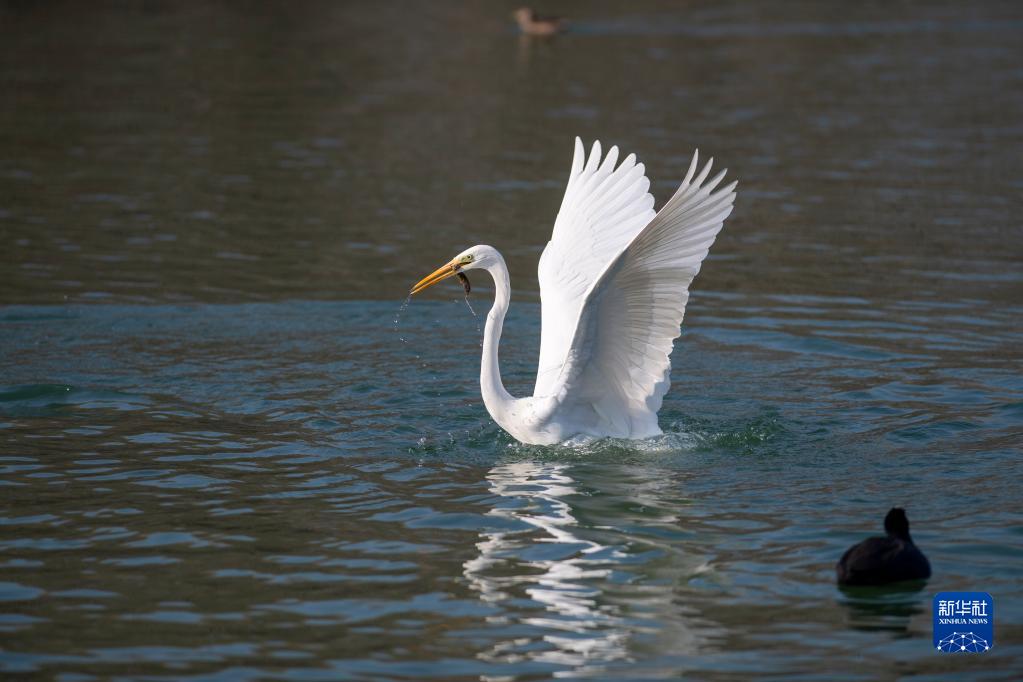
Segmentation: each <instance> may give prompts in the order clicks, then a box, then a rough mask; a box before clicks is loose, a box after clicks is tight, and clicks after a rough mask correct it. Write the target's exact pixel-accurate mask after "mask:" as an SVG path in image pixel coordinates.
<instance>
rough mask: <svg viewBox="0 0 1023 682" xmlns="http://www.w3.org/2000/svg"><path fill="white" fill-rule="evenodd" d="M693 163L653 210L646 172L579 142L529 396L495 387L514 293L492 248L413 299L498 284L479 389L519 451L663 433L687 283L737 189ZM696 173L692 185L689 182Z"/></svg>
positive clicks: (444, 271)
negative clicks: (451, 283) (451, 287)
mask: <svg viewBox="0 0 1023 682" xmlns="http://www.w3.org/2000/svg"><path fill="white" fill-rule="evenodd" d="M697 159H698V154H694V155H693V160H692V163H691V164H690V166H689V171H688V172H687V173H686V176H685V179H684V180H683V181H682V184H681V186H680V187H679V188H678V191H676V192H675V194H674V196H672V197H671V199H669V200H668V202H667V203H666V204H665V205H664V206H663V207H662V208H661V210H660V211H659V212H656V213H655V212H654V210H653V206H654V198H653V196H651V195H650V193H649V192H648V190H649V188H650V181H649V180H648V179H647V178H646V176H645V174H644V167H643V164H641V163H636V157H635V155H632V154H630V155H629V156H628V157H626V158H625V160H624V161H622V163H621V164H620V165H619V166H618V167H617V168H615V164H616V163H617V161H618V148H617V147H612V148H611V149H610V150H609V151H608V153H607V156H604V157H603V159H602V158H601V147H600V143H599V142H595V143H594V144H593V149H592V150H591V151H590V155H589V157H588V158H586V156H585V154H584V151H583V146H582V142H581V141H580V140H579V139H578V138H576V142H575V157H574V159H573V162H572V172H571V174H570V175H569V179H568V187H567V188H566V190H565V197H564V199H563V200H562V202H561V209H560V211H559V212H558V217H557V220H556V221H555V223H554V232H553V234H552V235H551V240H550V242H548V244H547V247H546V248H545V249H544V251H543V254H542V255H541V256H540V266H539V279H540V298H541V302H542V312H541V333H540V362H539V368H538V370H537V375H536V386H535V387H534V389H533V395H532V397H527V398H514V397H512V396H511V395H510V394H509V393H508V391H506V390H505V388H504V384H503V383H502V382H501V371H500V368H499V366H498V344H499V342H500V339H501V330H502V327H503V325H504V316H505V314H506V313H507V312H508V304H509V302H510V295H511V285H510V281H509V276H508V268H507V266H506V265H505V262H504V258H502V257H501V254H500V253H498V252H497V250H496V249H494V248H493V247H491V246H474V247H472V248H470V249H466V250H465V251H463V252H462V253H460V254H459V255H458V256H456V257H455V258H454V259H452V260H451V261H450V262H449V263H448V264H446V265H444V266H443V267H441V268H439V269H438V270H436V271H435V272H434V273H433V274H431V275H429V276H427V277H425V278H424V279H423V280H421V281H420V282H419V283H418V284H417V285H416V286H415V287H414V288H413V293H417V292H419V291H422V290H423V289H425V288H427V287H429V286H432V285H433V284H436V283H437V282H439V281H441V280H443V279H446V278H447V277H450V276H452V275H455V274H458V273H459V272H463V271H467V270H474V269H483V270H486V271H487V272H489V273H490V275H491V276H492V277H493V279H494V286H495V292H496V293H495V297H494V305H493V307H491V309H490V313H489V314H488V315H487V324H486V329H485V331H484V334H483V360H482V366H481V368H480V388H481V390H482V394H483V402H484V404H485V405H486V407H487V411H488V412H490V415H491V416H492V417H493V418H494V421H496V422H497V423H498V425H500V426H501V428H503V429H504V430H505V431H507V432H508V433H510V434H511V435H512V436H514V437H515V438H516V439H518V440H520V441H522V442H523V443H530V444H537V445H547V444H554V443H561V442H564V441H566V440H568V439H570V438H573V437H576V436H589V437H604V436H609V437H615V438H648V437H651V436H656V435H659V434H660V433H661V430H660V428H659V427H658V425H657V412H658V410H660V408H661V402H662V400H663V399H664V394H665V393H667V391H668V386H669V383H670V371H671V360H670V355H671V350H672V347H673V345H674V341H675V339H676V338H677V337H678V336H679V333H680V325H681V323H682V317H683V315H684V314H685V308H686V302H687V301H688V299H689V284H690V283H691V282H692V281H693V278H694V277H696V274H697V273H698V272H699V271H700V265H701V263H703V259H704V258H706V256H707V252H708V250H709V249H710V246H711V244H712V243H713V242H714V239H715V237H716V236H717V234H718V232H719V231H720V230H721V226H722V224H723V222H724V220H725V218H727V217H728V215H729V214H730V213H731V212H732V203H733V201H734V200H735V191H734V190H735V185H736V183H734V182H733V183H732V184H730V185H728V186H727V187H724V188H722V189H719V190H717V191H714V190H715V188H716V187H717V186H718V184H720V182H721V180H722V179H723V178H724V175H725V171H721V172H720V173H718V174H717V175H716V176H714V178H712V179H711V180H710V181H709V182H706V183H705V181H706V180H707V176H708V175H709V174H710V168H711V164H712V163H713V159H711V160H710V161H708V162H707V164H706V166H704V168H703V170H701V171H700V173H699V174H698V175H696V170H697ZM694 175H695V178H694Z"/></svg>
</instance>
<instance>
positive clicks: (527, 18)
mask: <svg viewBox="0 0 1023 682" xmlns="http://www.w3.org/2000/svg"><path fill="white" fill-rule="evenodd" d="M512 17H514V19H515V21H516V23H518V25H519V30H520V31H522V33H523V34H524V35H528V36H552V35H556V34H558V33H561V32H562V31H564V30H565V27H566V25H567V22H566V21H565V19H564V18H563V17H543V16H540V15H539V14H537V13H536V12H535V11H534V10H533V9H532V8H530V7H519V8H518V9H517V10H515V11H514V12H512Z"/></svg>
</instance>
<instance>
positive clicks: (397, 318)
mask: <svg viewBox="0 0 1023 682" xmlns="http://www.w3.org/2000/svg"><path fill="white" fill-rule="evenodd" d="M411 302H412V294H409V295H408V296H406V297H405V301H404V302H403V303H402V304H401V307H400V308H398V312H397V313H395V315H394V333H395V334H397V335H398V338H399V339H401V342H402V343H404V344H407V343H408V339H406V338H405V336H404V335H403V334H402V333H401V331H400V330H399V329H398V322H400V321H401V316H402V315H404V314H405V311H406V310H408V306H409V303H411Z"/></svg>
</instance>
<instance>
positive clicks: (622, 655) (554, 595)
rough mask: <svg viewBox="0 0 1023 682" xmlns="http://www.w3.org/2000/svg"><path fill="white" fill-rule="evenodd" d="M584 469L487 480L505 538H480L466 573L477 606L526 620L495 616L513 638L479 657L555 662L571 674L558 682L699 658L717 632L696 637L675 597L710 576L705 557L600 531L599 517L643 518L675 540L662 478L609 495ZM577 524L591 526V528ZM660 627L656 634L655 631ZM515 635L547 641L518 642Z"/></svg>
mask: <svg viewBox="0 0 1023 682" xmlns="http://www.w3.org/2000/svg"><path fill="white" fill-rule="evenodd" d="M587 470H588V469H587V468H586V467H575V468H573V467H571V466H570V465H568V464H565V463H544V462H513V463H505V464H501V465H498V466H495V467H493V468H492V469H491V470H490V472H489V473H488V475H487V480H488V481H489V484H490V491H491V492H492V493H493V494H495V495H497V496H499V499H498V501H497V502H496V503H495V504H494V506H493V508H492V509H491V510H490V511H489V512H488V515H489V516H496V517H501V519H502V523H500V524H494V526H496V527H497V528H499V530H494V529H491V530H487V531H484V532H483V533H482V534H481V540H480V541H479V542H478V543H477V544H476V547H477V549H478V550H479V555H478V556H477V557H476V558H474V559H472V560H470V561H467V562H465V564H464V565H463V574H464V576H465V578H466V579H467V580H468V581H469V584H470V586H471V587H472V588H473V589H474V590H476V591H477V592H478V593H479V595H480V598H481V599H483V600H484V601H487V602H490V603H494V604H503V605H516V607H517V608H515V609H514V612H515V613H517V614H519V615H517V616H515V617H512V616H507V615H499V616H494V617H492V619H491V624H492V625H494V626H497V627H507V628H508V631H509V633H511V635H510V636H509V637H508V638H504V639H502V640H501V641H499V642H498V643H496V644H495V645H493V646H492V647H490V648H489V650H487V651H486V652H485V653H484V654H482V655H481V656H482V657H483V658H485V659H487V660H491V661H494V662H505V663H507V662H512V661H522V660H530V661H536V662H544V663H554V664H557V665H560V666H566V668H567V669H566V670H562V671H561V673H560V675H561V676H568V677H571V676H576V675H582V674H592V673H594V672H595V671H599V670H600V669H602V668H603V667H605V666H606V665H608V664H612V663H614V662H616V661H619V662H625V661H628V660H630V659H631V658H633V657H634V656H636V655H637V654H638V653H639V651H641V650H643V649H647V648H658V649H661V648H663V647H668V648H669V649H672V648H676V647H679V648H680V650H683V651H685V652H686V653H687V654H691V653H694V652H696V651H700V650H702V649H704V648H705V645H706V643H707V637H706V636H705V635H708V634H711V633H712V632H713V631H714V630H715V628H714V627H712V626H711V627H708V624H707V623H703V624H702V627H699V628H698V627H695V625H694V623H695V621H697V620H702V619H700V618H699V615H698V614H695V613H692V612H691V611H690V610H689V609H687V608H685V607H684V606H682V605H680V600H679V599H678V598H677V596H676V589H677V587H678V586H679V585H680V584H682V583H684V582H685V580H684V578H685V577H688V576H690V575H694V574H696V573H700V572H702V571H705V570H707V561H706V557H700V556H699V552H696V553H695V556H694V555H689V556H681V555H680V553H684V552H685V550H684V549H683V548H680V547H678V546H675V547H674V548H673V547H672V546H671V545H668V544H666V543H662V542H659V541H657V540H656V539H655V538H652V537H635V538H628V537H627V536H626V535H623V534H621V533H618V532H613V533H611V534H610V535H609V534H608V533H607V532H604V531H602V530H601V529H602V527H603V526H602V524H601V523H600V516H601V513H602V512H606V511H607V510H608V509H616V510H617V511H618V513H621V510H622V509H623V508H624V509H628V508H636V509H642V510H643V512H642V513H643V514H644V516H647V517H648V519H649V517H650V516H653V517H658V519H659V523H660V524H663V525H664V527H665V528H666V529H668V530H669V531H670V529H676V530H677V529H678V518H677V517H676V516H675V515H674V514H673V513H672V512H671V511H670V508H669V506H668V505H665V504H661V503H660V502H661V501H660V499H659V496H658V495H657V488H658V485H657V484H656V483H655V481H656V479H657V477H656V476H653V477H652V478H647V477H644V476H642V475H641V476H640V477H641V478H642V480H628V481H621V482H619V484H618V485H614V484H611V485H610V486H609V485H608V482H607V481H600V482H599V487H598V486H595V485H586V484H583V483H582V482H581V481H578V480H576V479H577V478H578V477H580V476H584V475H585V473H586V471H587ZM574 477H575V478H574ZM591 483H596V482H591ZM594 489H598V490H600V491H601V492H600V494H599V496H598V498H594V497H593V496H591V495H588V494H587V491H589V490H594ZM579 515H585V518H586V521H585V523H582V524H581V523H580V522H579V520H578V518H577V517H578V516H579ZM601 538H609V539H611V540H612V542H606V543H605V542H601V541H600V539H601ZM637 560H638V561H640V562H641V563H642V565H643V567H644V570H643V573H644V575H645V578H646V580H644V581H643V582H644V585H643V586H642V587H640V586H639V585H637V584H636V581H635V578H636V576H634V575H633V573H632V571H631V570H630V567H631V565H632V564H635V563H636V562H637ZM681 573H686V574H687V575H686V576H682V575H681ZM526 600H531V602H532V606H533V607H534V608H528V606H527V605H526V604H524V603H523V602H525V601H526ZM523 607H526V608H523ZM505 611H506V612H507V613H511V612H512V611H513V610H512V609H510V608H509V609H506V610H505ZM534 613H535V615H533V614H534ZM655 622H656V623H659V625H658V626H657V627H651V624H652V623H655ZM517 624H521V625H524V626H529V627H528V631H529V632H532V633H536V632H538V631H541V632H545V633H546V634H544V635H543V636H542V638H537V637H536V636H534V637H528V636H518V637H516V636H515V634H514V633H515V632H516V629H515V627H514V626H515V625H517ZM666 625H667V626H668V627H665V626H666ZM697 631H699V632H700V634H697Z"/></svg>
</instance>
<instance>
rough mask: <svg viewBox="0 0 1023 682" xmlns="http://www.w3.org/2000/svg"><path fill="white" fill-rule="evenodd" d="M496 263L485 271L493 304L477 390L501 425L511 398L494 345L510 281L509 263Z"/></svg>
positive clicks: (506, 307)
mask: <svg viewBox="0 0 1023 682" xmlns="http://www.w3.org/2000/svg"><path fill="white" fill-rule="evenodd" d="M497 259H498V260H497V262H496V263H495V264H494V265H492V266H490V267H488V268H487V271H488V272H489V273H490V276H491V277H493V278H494V291H495V293H494V305H493V306H492V307H491V308H490V312H489V313H488V314H487V326H486V328H485V329H484V331H483V362H482V364H481V366H480V389H481V391H482V393H483V404H484V405H486V406H487V412H489V413H490V416H491V417H493V418H494V421H496V422H497V423H498V424H501V425H502V426H503V424H502V422H503V421H504V416H505V415H506V414H507V413H508V409H509V408H510V406H511V402H512V401H513V400H514V398H513V397H512V396H511V394H510V393H508V391H506V390H505V389H504V384H503V383H502V382H501V367H500V365H499V363H498V360H497V346H498V344H499V343H500V342H501V330H502V329H503V328H504V316H505V313H507V312H508V303H509V302H510V301H511V281H510V280H509V278H508V266H506V265H505V264H504V259H503V258H501V256H500V255H498V256H497Z"/></svg>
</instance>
